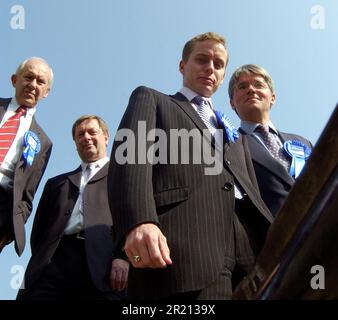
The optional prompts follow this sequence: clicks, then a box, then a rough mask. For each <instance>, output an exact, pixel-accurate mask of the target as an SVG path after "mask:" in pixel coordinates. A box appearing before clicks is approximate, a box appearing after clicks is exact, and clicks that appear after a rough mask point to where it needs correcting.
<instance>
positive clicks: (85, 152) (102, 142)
mask: <svg viewBox="0 0 338 320" xmlns="http://www.w3.org/2000/svg"><path fill="white" fill-rule="evenodd" d="M74 140H75V144H76V149H77V152H78V153H79V156H80V158H81V160H82V161H84V162H94V161H97V160H99V159H102V158H104V157H106V155H107V145H108V134H107V133H104V132H103V131H102V129H101V128H100V126H99V123H98V121H97V120H96V119H88V120H84V121H83V122H81V123H80V124H79V125H78V126H77V127H76V129H75V135H74Z"/></svg>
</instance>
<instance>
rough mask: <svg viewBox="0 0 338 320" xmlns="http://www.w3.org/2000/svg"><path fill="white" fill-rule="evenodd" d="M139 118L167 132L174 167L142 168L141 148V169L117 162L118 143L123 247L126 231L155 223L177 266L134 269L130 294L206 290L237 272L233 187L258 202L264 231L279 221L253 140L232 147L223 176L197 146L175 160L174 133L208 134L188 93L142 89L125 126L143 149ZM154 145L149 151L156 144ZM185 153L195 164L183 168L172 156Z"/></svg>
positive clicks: (256, 212) (115, 208) (112, 181)
mask: <svg viewBox="0 0 338 320" xmlns="http://www.w3.org/2000/svg"><path fill="white" fill-rule="evenodd" d="M138 121H144V122H143V124H144V123H145V124H146V131H147V132H148V131H150V130H151V129H154V128H158V129H161V130H162V132H164V133H165V135H166V137H167V138H168V141H167V160H168V161H167V162H168V163H167V164H164V163H162V164H161V163H158V164H151V163H150V162H149V161H148V162H147V161H145V162H144V163H143V164H137V163H138V162H142V159H144V157H143V156H144V154H142V152H138V151H137V150H136V153H135V157H136V159H135V160H136V164H132V163H129V164H123V165H121V164H119V162H118V160H117V158H115V156H117V157H118V154H120V152H121V148H122V147H123V144H125V142H124V140H123V141H121V139H119V138H115V141H114V144H113V148H112V155H111V161H110V167H109V177H108V195H109V204H110V207H111V211H112V215H113V221H114V226H115V227H116V234H117V238H116V240H117V241H116V245H117V247H119V246H120V247H121V246H122V244H123V242H124V239H125V236H126V234H127V232H128V231H129V230H130V229H132V228H133V227H135V226H136V225H138V224H141V223H145V222H152V223H155V224H157V225H158V226H159V227H160V229H161V230H162V232H163V233H164V235H165V236H166V237H167V241H168V245H169V248H170V255H171V258H172V261H173V264H172V265H171V266H169V267H167V268H165V269H156V270H153V269H151V270H150V269H135V268H132V267H131V269H130V270H129V280H128V291H129V293H131V296H133V297H136V298H141V299H142V298H148V297H149V298H154V297H161V296H162V297H163V296H166V295H171V294H175V293H179V292H186V291H191V290H198V289H201V288H204V287H206V286H208V285H209V284H210V283H212V282H213V281H214V280H215V279H216V278H217V277H218V276H219V274H220V273H221V270H224V268H227V269H228V270H230V272H231V271H232V270H233V268H234V265H235V253H234V240H233V239H234V230H233V224H234V207H235V197H234V188H233V186H234V182H235V181H236V184H237V185H239V186H241V187H242V189H243V192H244V193H246V194H247V195H248V197H249V199H250V200H251V202H252V212H248V214H250V215H252V217H255V218H256V221H258V224H261V225H262V226H264V228H265V229H264V228H263V229H264V230H265V231H266V229H267V228H268V226H269V223H270V222H271V221H272V219H273V218H272V216H271V214H270V212H269V211H268V209H267V208H266V206H265V204H264V202H263V201H262V200H261V198H260V195H259V191H258V187H257V184H256V180H255V174H254V170H253V167H252V162H251V159H250V154H249V151H248V146H247V141H246V138H245V137H240V139H238V141H236V143H230V144H225V155H224V167H223V166H221V173H220V174H217V175H206V174H205V171H204V169H205V168H207V167H208V165H207V164H206V162H205V161H204V158H203V156H202V157H201V158H202V163H199V164H193V163H192V162H193V160H192V159H193V154H194V150H193V148H192V144H190V145H189V148H187V147H184V148H183V150H181V147H182V145H181V144H180V143H179V144H178V146H179V149H178V151H177V154H174V155H173V150H172V148H170V142H172V141H171V138H170V132H171V130H173V129H178V130H181V129H186V130H188V131H190V130H193V129H194V130H198V132H200V130H203V129H207V128H206V126H205V124H204V123H203V121H202V120H201V118H200V117H199V116H198V114H197V113H196V111H195V110H194V109H193V108H192V106H191V104H190V103H189V102H188V101H187V100H186V98H185V97H184V96H183V95H181V94H179V93H178V94H176V95H175V96H174V97H171V96H168V95H165V94H162V93H160V92H158V91H155V90H153V89H150V88H147V87H139V88H137V89H136V90H135V91H134V92H133V93H132V95H131V97H130V100H129V104H128V107H127V109H126V112H125V114H124V116H123V118H122V120H121V123H120V126H119V129H131V130H132V132H135V133H136V139H135V142H136V145H139V146H142V143H143V142H144V140H145V139H146V135H143V134H140V132H139V134H137V133H138ZM118 140H120V141H118ZM149 140H150V138H149V139H147V142H146V145H145V147H146V150H149V148H150V147H151V146H152V145H153V142H151V141H149ZM208 143H210V141H208ZM130 151H131V149H130V150H129V152H130ZM162 151H163V150H162ZM195 152H196V150H195ZM183 153H185V155H187V154H188V156H189V159H190V160H189V163H188V164H181V163H180V160H179V161H178V164H175V163H173V161H172V162H170V156H174V158H175V156H177V157H178V159H181V156H182V155H183ZM150 154H151V153H150ZM154 155H156V152H155V153H154ZM258 236H259V235H258ZM264 236H265V235H264Z"/></svg>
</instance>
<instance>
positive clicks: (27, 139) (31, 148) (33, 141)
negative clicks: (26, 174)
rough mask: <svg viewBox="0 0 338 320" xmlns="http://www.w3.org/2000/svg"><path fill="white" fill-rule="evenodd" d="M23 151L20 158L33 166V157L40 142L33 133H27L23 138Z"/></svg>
mask: <svg viewBox="0 0 338 320" xmlns="http://www.w3.org/2000/svg"><path fill="white" fill-rule="evenodd" d="M23 142H24V146H25V149H24V150H23V153H22V156H23V158H24V160H25V161H26V163H27V164H28V165H30V166H31V165H32V164H33V160H34V157H35V155H36V154H37V153H38V152H39V151H40V148H41V142H40V140H39V138H38V136H37V135H36V134H35V133H34V132H33V131H27V132H26V133H25V134H24V136H23Z"/></svg>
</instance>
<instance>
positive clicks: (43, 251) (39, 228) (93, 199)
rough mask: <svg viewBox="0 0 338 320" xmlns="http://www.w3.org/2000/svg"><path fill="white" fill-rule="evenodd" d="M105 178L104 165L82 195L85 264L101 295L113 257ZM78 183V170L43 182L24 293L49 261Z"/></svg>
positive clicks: (75, 195) (68, 212)
mask: <svg viewBox="0 0 338 320" xmlns="http://www.w3.org/2000/svg"><path fill="white" fill-rule="evenodd" d="M107 174H108V163H107V164H106V165H105V166H104V167H103V168H102V169H101V170H100V171H98V172H97V173H96V174H95V175H94V176H93V177H92V178H91V179H90V181H89V182H88V183H87V185H86V187H85V190H84V195H83V207H84V212H85V216H84V223H85V229H84V232H85V247H86V253H87V262H88V267H89V271H90V274H91V276H92V279H93V282H94V284H95V286H96V287H97V288H98V289H99V290H101V291H110V290H111V289H110V287H109V282H108V279H109V278H108V277H109V273H110V268H111V262H112V256H113V238H112V229H111V227H112V218H111V213H110V210H109V205H108V197H107ZM80 181H81V167H79V168H77V169H76V170H74V171H72V172H68V173H64V174H61V175H59V176H56V177H54V178H51V179H49V180H48V181H47V183H46V185H45V188H44V191H43V194H42V196H41V199H40V202H39V205H38V208H37V211H36V214H35V218H34V224H33V229H32V234H31V249H32V257H31V259H30V261H29V263H28V266H27V269H26V274H25V288H26V289H29V288H30V287H31V286H32V284H33V283H34V282H35V281H38V279H39V276H40V275H41V272H42V271H43V270H44V269H45V267H46V266H47V265H48V264H49V263H50V261H51V258H52V257H53V255H54V253H55V251H56V249H57V247H58V244H59V242H60V240H61V238H62V236H63V233H64V230H65V227H66V225H67V222H68V220H69V218H70V216H71V213H72V211H73V208H74V206H75V203H76V201H77V198H78V193H79V188H80ZM74 254H76V253H74Z"/></svg>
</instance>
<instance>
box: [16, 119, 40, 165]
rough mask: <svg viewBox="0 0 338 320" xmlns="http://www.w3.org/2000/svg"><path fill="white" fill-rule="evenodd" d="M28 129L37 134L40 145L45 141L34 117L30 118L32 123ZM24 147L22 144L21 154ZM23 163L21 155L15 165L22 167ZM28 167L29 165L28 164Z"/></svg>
mask: <svg viewBox="0 0 338 320" xmlns="http://www.w3.org/2000/svg"><path fill="white" fill-rule="evenodd" d="M29 131H32V132H34V133H35V134H36V135H37V136H38V138H39V140H40V142H41V145H42V143H43V142H44V141H45V139H44V138H43V135H42V134H41V132H42V131H41V128H40V126H39V125H38V123H37V122H36V120H35V117H33V118H32V123H31V125H30V127H29ZM24 148H25V146H24V145H22V151H21V154H22V152H23V151H24ZM36 156H39V153H37V154H36ZM24 165H25V161H24V159H23V157H22V156H21V157H20V159H19V161H18V164H17V167H22V166H24ZM33 165H34V161H33ZM28 167H30V166H28Z"/></svg>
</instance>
